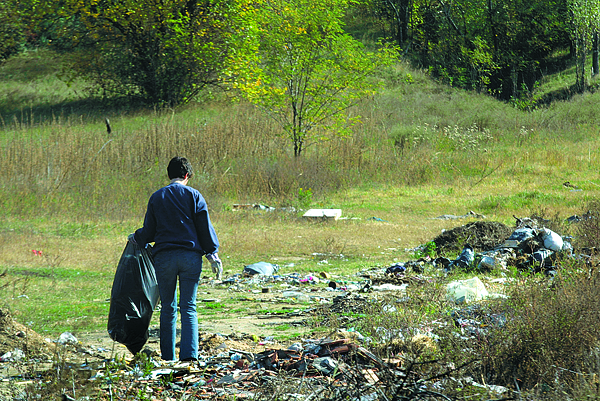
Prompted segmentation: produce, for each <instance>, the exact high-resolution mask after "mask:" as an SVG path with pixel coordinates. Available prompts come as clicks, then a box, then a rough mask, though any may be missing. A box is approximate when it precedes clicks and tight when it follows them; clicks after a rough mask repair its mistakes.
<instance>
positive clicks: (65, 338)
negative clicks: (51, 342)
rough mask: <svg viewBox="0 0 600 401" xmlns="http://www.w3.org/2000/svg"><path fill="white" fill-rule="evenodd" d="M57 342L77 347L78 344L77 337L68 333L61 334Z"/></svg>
mask: <svg viewBox="0 0 600 401" xmlns="http://www.w3.org/2000/svg"><path fill="white" fill-rule="evenodd" d="M57 342H58V343H59V344H61V345H77V344H79V340H77V337H75V336H74V335H73V334H71V333H69V332H64V333H62V334H61V335H60V336H59V337H58V340H57Z"/></svg>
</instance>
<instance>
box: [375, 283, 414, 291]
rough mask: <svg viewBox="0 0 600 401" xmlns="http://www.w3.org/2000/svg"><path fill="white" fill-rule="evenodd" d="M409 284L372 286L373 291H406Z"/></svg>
mask: <svg viewBox="0 0 600 401" xmlns="http://www.w3.org/2000/svg"><path fill="white" fill-rule="evenodd" d="M407 287H408V284H402V285H394V284H390V283H386V284H381V285H374V286H371V289H373V291H406V288H407Z"/></svg>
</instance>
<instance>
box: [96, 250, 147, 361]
mask: <svg viewBox="0 0 600 401" xmlns="http://www.w3.org/2000/svg"><path fill="white" fill-rule="evenodd" d="M158 299H159V293H158V284H157V282H156V274H155V272H154V264H153V261H152V255H151V253H150V246H148V249H146V248H142V247H141V246H139V245H137V244H134V243H132V242H131V241H127V245H126V246H125V249H124V250H123V254H122V255H121V260H119V264H118V266H117V271H116V272H115V278H114V281H113V286H112V291H111V293H110V310H109V312H108V326H107V328H108V334H109V335H110V338H112V339H113V340H114V341H116V342H118V343H121V344H123V345H125V346H126V347H127V349H128V350H129V351H130V352H131V353H132V354H137V353H138V352H140V351H141V350H142V348H143V347H144V345H145V344H146V341H147V340H148V327H150V320H151V319H152V312H153V311H154V308H155V307H156V304H157V303H158Z"/></svg>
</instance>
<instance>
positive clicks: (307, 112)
mask: <svg viewBox="0 0 600 401" xmlns="http://www.w3.org/2000/svg"><path fill="white" fill-rule="evenodd" d="M347 6H348V0H287V1H286V0H264V1H262V2H260V3H259V4H258V5H257V7H256V9H255V12H254V14H253V15H252V16H251V18H252V19H253V20H254V21H255V24H256V25H255V26H256V30H255V31H254V33H253V37H252V38H251V41H252V43H253V44H254V45H253V46H254V47H250V49H255V50H251V52H250V54H251V55H252V56H251V57H248V58H246V59H245V60H246V61H245V62H243V63H240V64H239V65H238V66H237V69H236V70H235V71H232V73H234V74H235V75H237V82H236V86H237V88H239V89H241V91H242V93H243V94H244V95H245V96H246V97H247V98H248V99H249V100H250V101H251V102H253V103H254V104H255V105H257V106H258V107H260V108H261V109H263V110H264V111H265V112H266V113H268V114H269V115H270V116H271V117H272V118H274V119H275V120H276V121H277V122H278V123H279V124H280V125H281V127H282V134H283V135H285V136H287V137H288V138H289V139H290V140H291V141H292V143H293V147H294V155H295V156H300V155H301V154H302V152H303V150H304V149H305V147H306V146H307V145H309V144H310V143H312V142H313V141H316V140H320V139H327V138H328V137H330V136H331V135H344V134H345V133H346V132H347V128H348V126H349V125H350V124H352V123H353V122H354V121H356V119H357V118H350V117H349V116H348V114H347V111H348V109H349V108H350V107H352V106H353V105H355V104H356V103H357V102H358V101H360V99H362V98H364V97H365V96H368V95H372V94H373V93H375V91H376V88H377V83H376V82H374V81H373V80H371V79H370V77H371V75H372V74H373V72H374V71H376V70H377V69H378V68H380V67H381V66H383V65H385V64H386V63H387V62H389V61H390V60H391V58H390V53H389V52H385V51H381V52H376V53H371V52H368V51H366V50H365V48H364V47H363V45H362V44H361V43H360V42H358V41H356V40H354V39H353V38H352V37H350V36H349V35H347V34H345V33H344V32H343V27H342V16H343V13H344V11H345V10H346V8H347ZM250 25H252V24H248V26H250Z"/></svg>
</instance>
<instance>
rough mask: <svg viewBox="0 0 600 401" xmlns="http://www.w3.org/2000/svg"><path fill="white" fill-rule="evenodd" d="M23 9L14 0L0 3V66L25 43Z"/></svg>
mask: <svg viewBox="0 0 600 401" xmlns="http://www.w3.org/2000/svg"><path fill="white" fill-rule="evenodd" d="M23 12H24V9H23V7H22V6H21V5H20V4H19V2H18V1H15V0H6V1H2V2H1V3H0V64H1V63H2V62H3V61H5V60H6V59H7V58H8V57H10V56H12V55H13V54H16V53H17V52H18V51H19V50H21V49H22V48H23V46H24V45H25V43H26V40H27V37H26V24H25V21H24V13H23Z"/></svg>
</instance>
